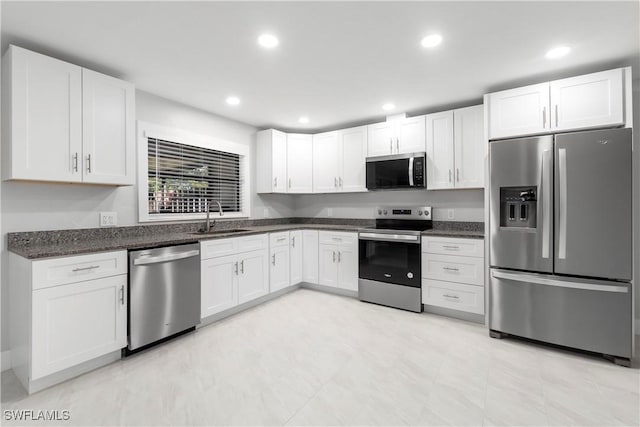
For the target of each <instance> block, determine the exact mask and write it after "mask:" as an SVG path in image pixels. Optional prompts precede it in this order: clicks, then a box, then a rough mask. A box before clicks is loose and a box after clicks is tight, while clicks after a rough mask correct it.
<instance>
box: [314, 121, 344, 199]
mask: <svg viewBox="0 0 640 427" xmlns="http://www.w3.org/2000/svg"><path fill="white" fill-rule="evenodd" d="M339 153H340V152H339V149H338V132H325V133H319V134H316V135H313V192H314V193H334V192H336V191H338V189H339V186H338V176H339V175H340V164H339V162H338V156H339Z"/></svg>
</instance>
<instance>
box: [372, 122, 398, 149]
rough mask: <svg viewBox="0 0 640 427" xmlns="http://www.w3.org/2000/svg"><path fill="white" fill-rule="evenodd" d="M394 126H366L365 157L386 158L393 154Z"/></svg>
mask: <svg viewBox="0 0 640 427" xmlns="http://www.w3.org/2000/svg"><path fill="white" fill-rule="evenodd" d="M395 136H396V134H395V126H394V125H393V122H382V123H376V124H373V125H369V126H367V157H376V156H388V155H390V154H394V153H395V148H396V147H395V144H396V141H395Z"/></svg>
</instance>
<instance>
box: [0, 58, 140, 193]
mask: <svg viewBox="0 0 640 427" xmlns="http://www.w3.org/2000/svg"><path fill="white" fill-rule="evenodd" d="M3 59H4V61H3V79H4V82H3V85H4V93H3V103H4V105H3V114H4V126H3V132H4V133H3V151H4V153H3V178H4V179H15V180H35V181H58V182H77V183H80V182H86V183H99V184H108V185H132V184H133V183H134V179H135V171H134V159H133V156H134V144H135V139H134V121H135V89H134V87H133V85H132V84H130V83H127V82H124V81H122V80H118V79H115V78H113V77H108V76H105V75H102V74H99V73H95V72H93V71H90V70H86V69H83V68H81V67H78V66H76V65H73V64H69V63H67V62H64V61H60V60H57V59H54V58H50V57H47V56H45V55H41V54H38V53H35V52H31V51H28V50H26V49H22V48H19V47H16V46H10V47H9V50H8V51H7V53H6V54H5V56H4V58H3Z"/></svg>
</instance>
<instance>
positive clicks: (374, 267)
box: [358, 206, 432, 312]
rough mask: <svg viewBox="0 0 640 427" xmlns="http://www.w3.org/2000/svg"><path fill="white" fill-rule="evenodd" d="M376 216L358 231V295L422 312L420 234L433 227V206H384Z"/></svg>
mask: <svg viewBox="0 0 640 427" xmlns="http://www.w3.org/2000/svg"><path fill="white" fill-rule="evenodd" d="M375 218H376V226H375V228H364V229H361V230H360V233H359V234H358V241H359V251H358V252H359V263H358V296H359V298H360V300H361V301H366V302H372V303H375V304H381V305H386V306H389V307H395V308H401V309H404V310H410V311H415V312H421V311H422V294H421V274H420V268H421V261H420V257H421V251H420V234H421V232H422V231H424V230H428V229H430V228H431V227H432V222H431V207H424V206H422V207H408V208H406V207H381V208H378V209H376V216H375Z"/></svg>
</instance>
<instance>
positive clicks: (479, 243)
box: [422, 237, 485, 314]
mask: <svg viewBox="0 0 640 427" xmlns="http://www.w3.org/2000/svg"><path fill="white" fill-rule="evenodd" d="M484 292H485V288H484V240H481V239H460V238H450V237H423V238H422V303H423V304H426V305H431V306H436V307H443V308H448V309H454V310H459V311H465V312H468V313H474V314H484Z"/></svg>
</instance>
